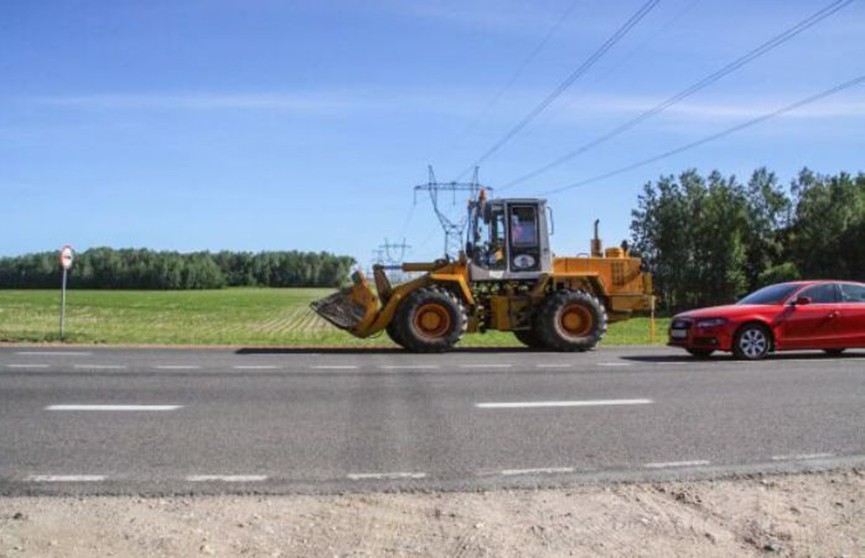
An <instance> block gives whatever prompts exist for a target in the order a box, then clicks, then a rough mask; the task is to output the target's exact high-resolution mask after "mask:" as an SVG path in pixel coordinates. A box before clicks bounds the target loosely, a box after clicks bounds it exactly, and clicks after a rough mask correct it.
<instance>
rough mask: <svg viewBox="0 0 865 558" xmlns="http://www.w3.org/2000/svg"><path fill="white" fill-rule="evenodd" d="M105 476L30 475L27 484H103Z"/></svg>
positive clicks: (26, 479)
mask: <svg viewBox="0 0 865 558" xmlns="http://www.w3.org/2000/svg"><path fill="white" fill-rule="evenodd" d="M104 480H105V475H30V476H29V477H27V478H25V479H24V481H25V482H101V481H104Z"/></svg>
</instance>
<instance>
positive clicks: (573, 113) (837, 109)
mask: <svg viewBox="0 0 865 558" xmlns="http://www.w3.org/2000/svg"><path fill="white" fill-rule="evenodd" d="M664 100H665V99H662V98H652V97H640V96H633V97H629V96H619V97H609V96H605V97H589V98H581V99H572V100H571V101H570V103H569V107H568V109H567V111H565V113H564V115H565V116H566V117H570V118H573V119H584V118H585V117H586V115H587V114H589V115H597V114H616V113H621V114H628V115H633V116H637V115H638V114H641V113H643V112H646V111H648V110H651V109H653V108H654V107H656V106H658V105H659V104H660V103H662V102H663V101H664ZM797 100H798V98H792V97H787V98H779V99H777V100H771V101H770V100H757V101H745V102H725V101H709V102H688V101H685V102H681V103H678V104H675V105H673V106H671V107H669V108H667V109H666V110H665V111H664V112H663V114H666V115H667V116H672V117H674V118H677V119H686V120H690V121H694V120H707V121H708V120H711V121H718V120H745V119H751V118H757V117H760V116H763V115H766V114H769V113H771V112H774V111H776V110H778V109H780V108H783V107H785V106H788V105H790V104H792V103H794V102H796V101H797ZM783 116H784V117H785V118H808V119H818V118H841V117H862V116H865V101H853V100H837V99H831V98H828V99H824V100H821V101H817V102H815V103H814V104H813V105H806V106H804V107H801V108H799V109H796V110H794V111H790V112H788V113H786V114H784V115H783Z"/></svg>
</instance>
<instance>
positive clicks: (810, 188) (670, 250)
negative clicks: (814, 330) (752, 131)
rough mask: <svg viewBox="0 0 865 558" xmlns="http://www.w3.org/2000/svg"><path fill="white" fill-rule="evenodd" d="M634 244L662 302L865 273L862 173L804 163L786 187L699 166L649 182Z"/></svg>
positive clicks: (764, 173) (727, 296)
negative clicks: (825, 171)
mask: <svg viewBox="0 0 865 558" xmlns="http://www.w3.org/2000/svg"><path fill="white" fill-rule="evenodd" d="M631 216H632V221H631V236H632V242H633V252H635V253H638V254H639V255H641V256H642V257H643V258H644V260H645V262H646V264H647V265H648V267H649V269H650V270H651V271H652V272H653V273H654V285H655V293H656V294H657V295H658V296H659V297H660V303H661V306H662V308H664V309H667V310H679V309H683V308H693V307H697V306H703V305H711V304H725V303H729V302H732V301H734V300H736V299H737V298H739V297H741V296H742V295H743V294H745V293H747V292H749V291H752V290H754V289H757V288H759V287H762V286H765V285H768V284H772V283H776V282H779V281H786V280H795V279H821V278H823V279H852V280H865V174H863V173H861V172H860V173H859V174H858V175H857V176H855V177H854V176H852V175H850V174H847V173H844V172H841V173H839V174H837V175H821V174H817V173H814V172H812V171H810V170H808V169H803V170H802V171H801V172H799V174H798V176H796V178H795V179H793V180H792V182H791V184H790V185H789V188H785V187H783V186H782V185H781V184H780V183H779V181H778V178H777V176H776V175H775V174H774V173H772V172H769V171H768V170H767V169H765V168H760V169H758V170H756V171H755V172H754V173H753V174H752V175H751V177H750V180H748V182H747V183H740V182H739V181H738V180H737V179H736V177H735V176H730V177H724V176H722V175H721V173H719V172H718V171H714V172H712V173H711V174H709V176H707V177H703V176H701V175H700V174H699V173H698V172H697V171H695V170H689V171H686V172H683V173H682V174H680V175H679V176H678V177H675V176H672V175H671V176H665V177H662V178H661V179H659V180H658V181H657V182H649V183H647V184H646V185H645V186H644V187H643V190H642V193H641V194H640V196H639V198H638V202H637V208H636V209H634V210H633V211H632V213H631Z"/></svg>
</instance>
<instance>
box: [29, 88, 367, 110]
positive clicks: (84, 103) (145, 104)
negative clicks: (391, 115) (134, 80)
mask: <svg viewBox="0 0 865 558" xmlns="http://www.w3.org/2000/svg"><path fill="white" fill-rule="evenodd" d="M37 101H38V102H40V103H42V104H46V105H54V106H65V107H77V108H90V109H179V110H224V109H229V110H232V109H233V110H275V111H283V112H303V113H308V112H315V113H333V112H345V111H349V110H358V109H364V108H367V109H368V108H376V107H377V106H378V105H379V104H380V103H377V102H376V101H374V100H369V99H363V98H361V97H357V96H348V95H334V94H295V93H239V94H231V93H166V94H161V93H156V94H137V93H131V94H125V93H104V94H93V95H73V96H57V97H42V98H39V99H37Z"/></svg>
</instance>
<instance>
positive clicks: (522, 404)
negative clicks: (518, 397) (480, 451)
mask: <svg viewBox="0 0 865 558" xmlns="http://www.w3.org/2000/svg"><path fill="white" fill-rule="evenodd" d="M651 403H653V401H652V400H651V399H596V400H589V401H508V402H500V403H494V402H486V403H475V407H477V408H478V409H534V408H542V407H604V406H610V405H649V404H651Z"/></svg>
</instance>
